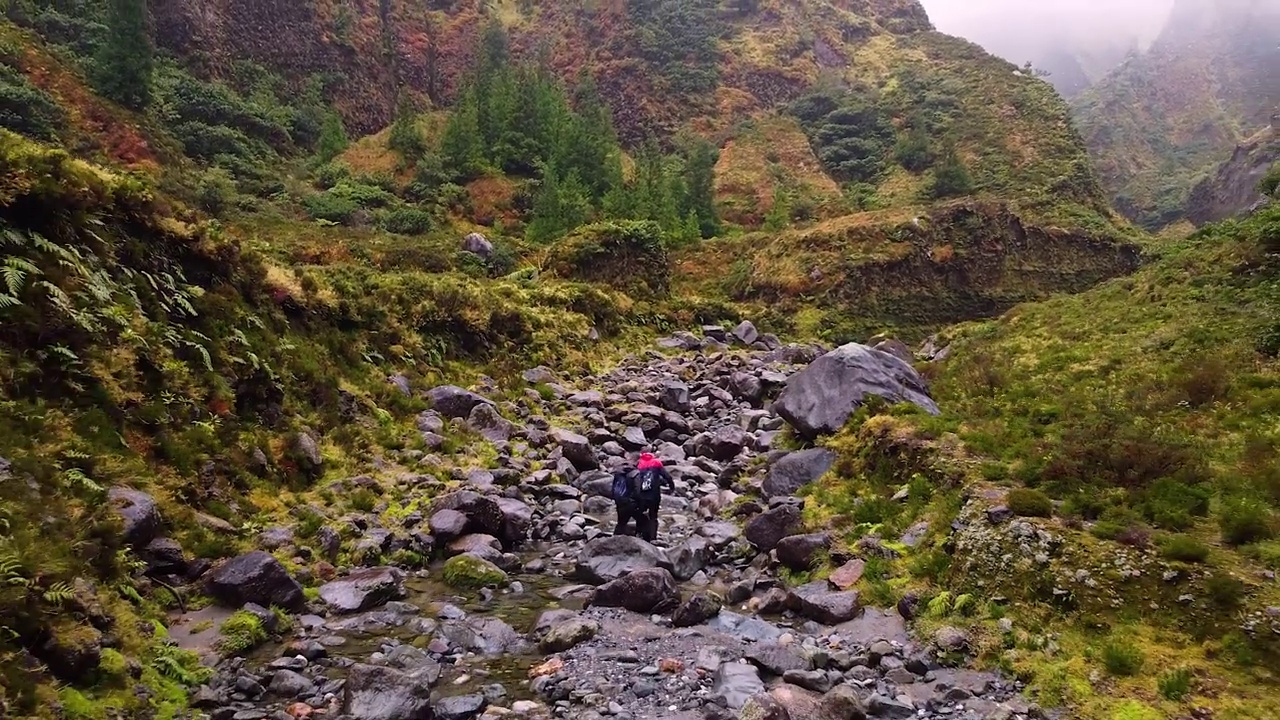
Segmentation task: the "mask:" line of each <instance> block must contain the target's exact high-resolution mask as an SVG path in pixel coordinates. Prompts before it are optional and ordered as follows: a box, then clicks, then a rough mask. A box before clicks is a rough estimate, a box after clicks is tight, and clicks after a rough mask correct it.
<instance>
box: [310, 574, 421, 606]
mask: <svg viewBox="0 0 1280 720" xmlns="http://www.w3.org/2000/svg"><path fill="white" fill-rule="evenodd" d="M404 596H405V591H404V571H403V570H400V569H399V568H394V567H372V568H365V569H363V570H356V571H355V572H353V573H351V574H350V575H348V576H346V577H344V578H342V579H341V580H335V581H333V582H330V583H325V584H324V585H321V586H320V599H321V600H324V601H325V603H326V604H327V605H328V606H329V607H331V608H333V609H334V610H335V611H337V612H341V613H354V612H363V611H365V610H372V609H373V608H376V607H378V606H380V605H383V604H385V603H386V602H387V601H389V600H395V599H397V598H402V597H404Z"/></svg>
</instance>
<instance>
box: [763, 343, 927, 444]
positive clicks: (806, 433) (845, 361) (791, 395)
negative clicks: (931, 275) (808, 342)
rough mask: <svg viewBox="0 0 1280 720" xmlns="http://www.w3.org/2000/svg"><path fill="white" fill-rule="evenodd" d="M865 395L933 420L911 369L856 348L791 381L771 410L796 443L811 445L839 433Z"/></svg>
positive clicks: (843, 348) (839, 351) (839, 352)
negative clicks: (904, 405)
mask: <svg viewBox="0 0 1280 720" xmlns="http://www.w3.org/2000/svg"><path fill="white" fill-rule="evenodd" d="M871 395H875V396H877V397H880V398H883V399H884V400H886V401H888V402H889V403H900V402H910V403H914V404H916V405H917V406H919V407H920V408H922V409H923V410H925V411H926V412H928V413H930V414H932V415H937V414H938V406H937V405H936V404H935V403H934V402H933V399H932V398H930V397H929V393H928V389H927V388H926V386H925V382H924V380H923V379H922V378H921V377H920V375H919V373H917V372H916V371H915V368H913V367H911V366H910V365H909V364H907V363H905V362H903V361H902V360H900V359H898V358H896V357H894V356H892V355H889V354H887V353H883V352H880V351H879V350H873V349H872V348H869V347H867V346H866V345H861V344H858V343H850V344H848V345H844V346H841V347H839V348H837V349H835V350H833V351H832V352H829V353H827V354H826V355H823V356H821V357H819V358H818V359H817V360H815V361H813V363H812V364H811V365H809V367H807V368H805V369H804V370H801V371H800V372H798V373H796V374H795V375H792V376H791V378H790V379H789V380H788V381H787V386H786V388H784V389H783V391H782V394H781V395H779V396H778V399H777V401H775V402H774V404H773V408H774V410H775V411H776V412H777V413H778V414H779V415H781V416H782V417H783V418H784V419H786V421H787V422H788V423H790V424H791V426H792V427H793V428H795V429H796V432H798V433H799V434H800V435H801V436H802V437H805V438H808V439H811V440H812V439H814V438H816V437H818V436H819V435H828V434H831V433H834V432H836V431H837V430H839V429H840V428H841V427H843V426H844V424H845V421H847V420H848V419H849V416H850V415H852V414H853V413H854V412H855V411H856V410H857V409H858V408H859V407H861V406H862V404H863V402H864V401H865V400H866V398H867V397H868V396H871Z"/></svg>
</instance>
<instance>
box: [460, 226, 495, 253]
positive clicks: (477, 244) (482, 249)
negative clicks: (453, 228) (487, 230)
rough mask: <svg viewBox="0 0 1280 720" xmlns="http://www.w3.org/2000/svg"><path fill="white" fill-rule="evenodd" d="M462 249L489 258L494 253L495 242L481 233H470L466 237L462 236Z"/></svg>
mask: <svg viewBox="0 0 1280 720" xmlns="http://www.w3.org/2000/svg"><path fill="white" fill-rule="evenodd" d="M462 251H463V252H469V253H471V254H472V255H479V256H480V257H482V258H487V257H489V256H490V255H492V254H493V243H491V242H489V238H486V237H485V236H484V235H481V234H480V233H476V232H473V233H468V234H467V236H466V237H464V238H462Z"/></svg>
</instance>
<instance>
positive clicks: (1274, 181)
mask: <svg viewBox="0 0 1280 720" xmlns="http://www.w3.org/2000/svg"><path fill="white" fill-rule="evenodd" d="M1276 190H1280V163H1276V164H1275V165H1272V166H1271V169H1270V170H1269V171H1267V174H1266V175H1264V176H1263V178H1262V180H1261V181H1260V182H1259V183H1258V192H1261V193H1262V194H1263V195H1275V194H1276Z"/></svg>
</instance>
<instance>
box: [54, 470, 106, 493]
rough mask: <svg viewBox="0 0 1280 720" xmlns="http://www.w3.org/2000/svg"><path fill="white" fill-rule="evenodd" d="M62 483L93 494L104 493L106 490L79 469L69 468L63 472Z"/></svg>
mask: <svg viewBox="0 0 1280 720" xmlns="http://www.w3.org/2000/svg"><path fill="white" fill-rule="evenodd" d="M62 482H63V484H64V485H66V486H67V487H70V488H73V489H79V490H87V491H89V492H92V493H103V492H106V489H105V488H103V487H102V486H101V485H99V484H98V483H97V482H95V481H94V480H93V478H91V477H89V476H88V475H86V474H85V473H84V471H83V470H81V469H79V468H68V469H66V470H63V471H62Z"/></svg>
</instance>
